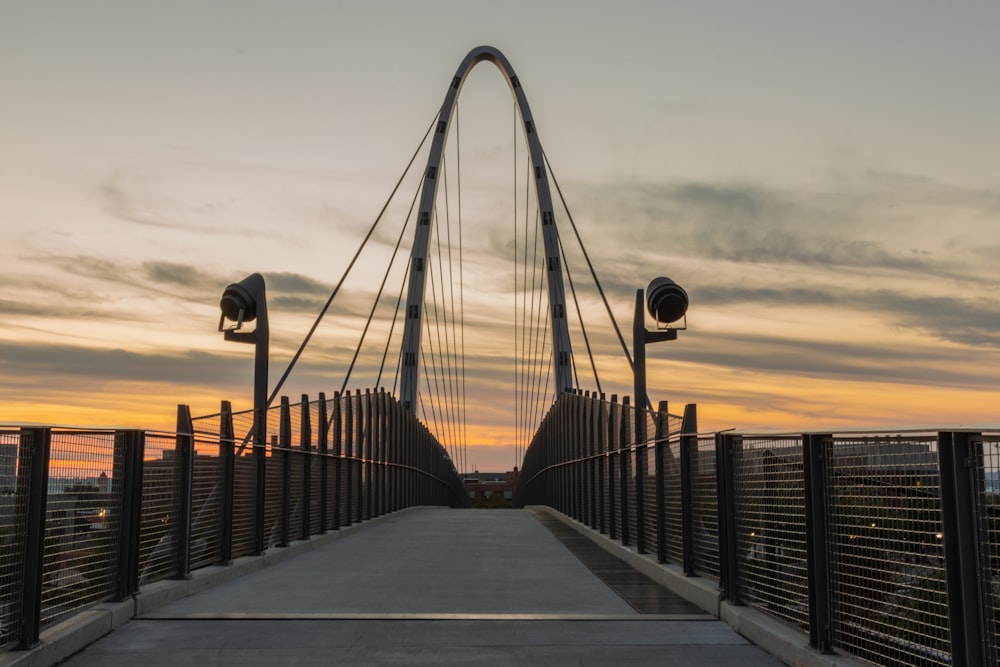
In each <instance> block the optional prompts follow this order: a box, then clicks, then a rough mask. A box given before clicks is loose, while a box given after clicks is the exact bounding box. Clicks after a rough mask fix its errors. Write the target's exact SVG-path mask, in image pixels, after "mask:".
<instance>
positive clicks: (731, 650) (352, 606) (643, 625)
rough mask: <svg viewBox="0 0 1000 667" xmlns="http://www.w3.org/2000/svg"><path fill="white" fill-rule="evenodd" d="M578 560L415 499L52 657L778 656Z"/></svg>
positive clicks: (130, 660)
mask: <svg viewBox="0 0 1000 667" xmlns="http://www.w3.org/2000/svg"><path fill="white" fill-rule="evenodd" d="M585 561H588V558H587V557H584V558H583V560H581V558H578V557H577V555H574V553H573V552H571V551H570V550H569V549H567V547H566V546H564V544H563V542H561V541H560V540H559V539H557V537H556V536H555V535H554V534H553V533H552V532H550V530H549V529H547V528H546V527H545V526H544V525H543V524H542V522H540V521H539V520H538V519H537V518H536V517H535V516H534V515H533V514H532V513H530V512H527V511H515V510H510V511H504V510H494V511H489V510H478V511H477V510H447V509H436V508H421V509H418V510H414V511H409V512H402V513H399V514H395V515H391V516H388V517H385V518H383V519H380V520H378V521H376V522H373V523H372V524H370V525H369V526H367V527H365V529H364V530H360V531H357V532H354V531H351V533H349V534H346V535H344V536H343V537H342V538H341V539H336V540H330V541H329V542H328V543H326V544H324V545H322V546H320V547H319V548H317V549H315V550H313V551H310V552H308V553H304V554H302V555H300V556H297V557H296V558H294V559H291V560H288V561H285V562H283V563H279V564H276V565H273V566H271V567H267V568H264V569H262V570H260V571H258V572H255V573H253V574H250V575H247V576H245V577H241V578H239V579H236V580H234V581H230V582H228V583H225V584H222V585H220V586H217V587H215V588H212V589H209V590H206V591H203V592H200V593H198V594H196V595H192V596H190V597H187V598H184V599H182V600H179V601H177V602H174V603H172V604H169V605H166V606H164V607H161V608H159V609H157V610H155V611H154V612H152V613H149V614H147V615H145V616H143V617H140V618H137V619H135V620H133V621H131V622H129V623H127V624H126V625H124V626H122V627H121V628H119V629H117V630H116V631H114V632H113V633H112V634H111V635H109V636H107V637H105V638H104V639H102V640H100V641H98V642H97V643H95V644H93V645H92V646H90V647H89V648H87V649H86V650H84V651H83V652H82V653H79V654H77V655H76V656H74V657H73V658H71V659H70V660H69V661H68V662H67V663H66V664H68V665H71V666H85V665H106V664H143V665H144V666H152V665H176V664H199V665H206V664H213V665H237V664H238V665H257V664H260V665H264V664H266V665H276V664H296V665H301V664H332V663H338V662H340V663H345V664H347V663H350V664H358V663H367V664H372V663H376V664H378V663H381V664H385V663H389V664H399V663H406V664H443V663H452V664H469V663H488V664H515V663H516V664H525V663H545V664H569V663H573V664H611V663H621V662H628V663H658V664H664V663H669V664H673V665H705V664H712V665H751V666H753V665H768V666H776V665H780V664H781V663H780V662H778V661H777V660H775V659H774V658H772V657H770V656H768V655H767V654H766V653H764V652H763V651H762V650H760V649H758V648H757V647H755V646H753V645H751V644H749V643H748V642H747V641H746V640H745V639H743V638H742V637H740V636H739V635H737V634H736V633H734V632H733V631H732V630H731V629H730V628H729V627H728V626H726V625H725V624H723V623H721V622H719V621H716V620H714V619H712V618H711V617H709V616H706V615H704V614H701V613H699V612H698V610H697V609H694V608H691V607H689V606H687V603H685V602H684V601H682V600H675V601H673V602H671V600H670V595H669V594H663V593H662V592H660V593H658V594H657V596H654V597H655V598H656V599H657V600H658V602H657V604H656V605H655V606H654V607H653V609H654V610H656V611H660V612H662V611H670V612H672V613H668V614H663V613H659V614H648V613H647V614H642V613H640V610H642V609H643V606H642V605H641V604H639V605H636V604H635V600H636V599H640V600H646V601H648V600H649V599H650V596H649V595H648V591H647V592H646V594H643V592H642V591H641V590H639V591H637V588H638V589H641V588H642V586H641V585H637V584H636V583H635V582H634V581H633V582H631V583H630V582H628V581H624V580H623V579H622V575H621V573H615V572H614V571H612V570H609V569H607V568H605V567H603V566H602V567H600V568H596V567H594V561H593V559H592V558H591V559H589V564H590V566H591V567H592V568H594V569H595V570H598V573H599V574H602V576H603V577H604V580H603V581H602V579H601V578H598V576H596V575H595V574H594V573H593V572H592V571H591V570H590V569H588V567H587V566H586V565H584V562H585ZM609 573H610V574H609ZM605 581H608V582H609V583H611V584H612V585H616V588H617V589H618V592H616V590H613V589H612V588H611V587H609V585H608V584H606V583H605ZM648 585H649V586H654V587H655V586H656V585H655V584H653V583H652V582H649V584H648ZM637 593H638V594H637ZM623 595H624V596H625V597H623ZM626 598H627V599H628V600H632V604H630V603H629V601H627V599H626ZM633 605H635V606H633ZM636 607H638V609H637V608H636Z"/></svg>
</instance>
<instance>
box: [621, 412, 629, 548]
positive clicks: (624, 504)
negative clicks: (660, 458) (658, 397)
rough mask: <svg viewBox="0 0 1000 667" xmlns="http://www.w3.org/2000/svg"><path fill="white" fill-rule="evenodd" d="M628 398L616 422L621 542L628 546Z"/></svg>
mask: <svg viewBox="0 0 1000 667" xmlns="http://www.w3.org/2000/svg"><path fill="white" fill-rule="evenodd" d="M628 418H629V397H628V396H622V409H621V418H620V419H619V420H618V506H619V507H620V508H621V526H620V528H621V542H622V546H623V547H627V546H628V545H629V538H630V537H631V536H630V535H629V529H628V471H629V467H630V466H629V463H630V461H629V459H630V458H631V457H632V448H631V447H630V446H629V441H628Z"/></svg>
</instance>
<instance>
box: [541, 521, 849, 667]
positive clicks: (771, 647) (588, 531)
mask: <svg viewBox="0 0 1000 667" xmlns="http://www.w3.org/2000/svg"><path fill="white" fill-rule="evenodd" d="M525 509H531V510H536V511H541V512H545V513H547V514H548V515H549V516H552V517H555V518H556V519H559V520H560V521H561V522H562V523H564V524H565V525H567V526H569V527H570V528H572V529H573V530H575V531H576V532H578V533H579V534H581V535H583V536H584V537H586V538H587V539H589V540H590V541H591V542H593V543H594V544H596V545H597V546H599V547H601V548H602V549H604V550H605V551H607V552H608V553H609V554H611V555H612V556H615V557H616V558H618V559H619V560H621V561H624V562H625V563H626V564H628V565H629V566H630V567H632V568H633V569H635V570H637V571H639V572H641V573H642V574H644V575H646V576H647V577H649V578H650V579H652V580H653V581H655V582H656V583H658V584H660V585H662V586H665V587H666V588H668V589H670V590H671V591H673V592H674V593H676V594H677V595H679V596H680V597H682V598H684V599H685V600H687V601H689V602H691V603H692V604H695V605H697V606H698V607H700V608H701V609H704V610H705V612H706V613H709V614H711V615H712V616H715V617H716V618H718V619H719V620H721V621H723V622H725V623H726V624H727V625H729V626H730V627H731V628H732V629H733V630H735V631H736V632H738V633H739V634H741V635H742V636H744V637H746V638H747V639H748V640H750V641H751V642H753V643H754V644H755V645H756V646H759V647H760V648H762V649H764V650H765V651H767V652H768V653H770V654H771V655H773V656H774V657H776V658H778V659H779V660H781V661H782V662H784V663H786V664H788V665H791V666H792V667H863V665H864V664H866V663H862V662H860V661H858V660H856V659H854V658H851V657H849V656H844V655H838V654H830V655H827V654H823V653H817V652H816V651H814V650H813V649H811V648H810V647H809V640H808V637H806V635H805V633H803V632H801V631H799V630H796V629H795V628H792V627H789V626H787V625H785V624H784V623H782V622H781V621H778V620H776V619H774V618H772V617H771V616H768V615H767V614H765V613H764V612H762V611H759V610H757V609H754V608H752V607H743V606H737V605H733V604H730V603H729V602H725V601H723V600H722V598H721V595H720V593H719V591H718V587H717V585H716V584H715V583H714V582H712V581H710V580H708V579H704V578H702V577H687V576H685V575H684V572H683V571H682V570H681V568H680V567H678V566H677V565H671V564H666V565H661V564H660V563H657V562H656V560H655V556H652V555H649V554H640V553H639V552H638V551H636V550H635V547H625V546H622V544H621V543H620V542H616V541H613V540H611V539H609V538H608V537H607V536H605V535H602V534H601V533H600V532H598V531H596V530H593V529H592V528H590V527H589V526H586V525H584V524H582V523H580V522H579V521H577V520H575V519H571V518H570V517H568V516H566V515H565V514H563V513H561V512H557V511H556V510H554V509H552V508H551V507H548V506H545V505H532V506H529V507H526V508H525Z"/></svg>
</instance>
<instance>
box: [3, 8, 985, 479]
mask: <svg viewBox="0 0 1000 667" xmlns="http://www.w3.org/2000/svg"><path fill="white" fill-rule="evenodd" d="M998 34H1000V5H997V4H996V3H989V2H968V3H938V2H921V1H917V0H880V1H878V2H871V1H865V2H852V1H841V2H836V3H804V2H792V1H777V0H764V1H761V2H753V3H748V2H720V1H709V2H670V3H659V2H620V3H607V2H600V3H598V2H517V1H512V2H505V3H496V2H441V1H435V0H428V1H425V2H420V3H411V2H366V3H361V2H357V3H348V2H343V3H340V2H338V3H330V2H307V1H304V0H293V1H290V2H256V1H241V2H229V1H216V2H212V3H203V2H188V1H179V2H171V3H153V2H134V1H127V2H126V1H121V2H113V1H108V0H92V1H90V2H86V3H66V2H54V1H51V0H40V1H38V0H35V1H32V2H19V1H16V0H4V1H2V2H0V90H2V91H3V92H2V98H3V100H4V101H3V105H2V110H0V248H2V249H3V258H4V261H3V262H0V280H2V284H3V290H2V293H0V317H2V322H3V324H4V326H3V327H2V328H0V394H2V396H0V421H5V422H26V421H27V422H45V423H56V424H80V425H93V424H101V425H122V426H138V427H146V428H164V429H169V428H172V427H173V420H174V417H175V414H176V405H177V404H178V403H184V404H187V405H190V406H191V409H192V412H194V413H195V414H205V413H209V412H214V411H216V410H217V409H218V405H219V401H220V400H223V399H226V400H231V401H232V402H233V404H234V407H235V408H236V409H246V408H249V407H250V406H251V403H252V392H251V384H252V379H253V366H252V349H251V348H249V346H241V345H236V344H233V343H226V342H225V341H223V340H222V336H221V334H219V333H218V331H217V326H218V316H219V310H218V300H219V297H220V295H221V293H222V289H223V288H224V287H225V285H226V284H228V283H230V282H234V281H237V280H239V279H241V278H242V277H243V276H245V275H247V274H249V273H252V272H260V273H262V274H263V275H264V276H265V279H266V280H267V284H268V298H269V301H268V303H269V312H270V319H271V340H272V343H271V347H272V350H271V352H272V355H271V378H272V386H273V382H274V379H275V378H277V377H278V376H279V375H280V373H281V372H282V371H283V370H284V368H285V367H286V366H287V364H288V362H289V360H290V359H291V357H292V354H293V353H294V351H295V348H296V346H297V345H298V343H299V342H300V341H301V340H302V338H303V337H304V335H305V333H306V331H308V329H309V327H310V325H311V323H312V322H313V319H314V318H315V317H316V315H317V314H318V313H319V310H320V308H321V307H322V305H323V303H324V302H325V301H326V298H327V296H328V295H329V294H330V292H331V290H332V289H333V286H334V285H335V284H336V283H337V281H338V280H339V279H340V276H341V275H342V274H343V272H344V270H345V268H346V266H347V264H348V262H349V261H350V258H351V255H352V253H353V252H354V250H355V249H356V248H357V247H358V244H359V243H360V241H361V239H362V238H363V236H364V234H365V233H366V231H367V230H368V228H369V226H370V225H371V224H372V223H373V221H374V220H375V218H376V216H377V215H378V213H379V210H380V209H381V207H382V205H383V204H384V203H385V201H386V199H387V197H388V196H389V193H390V191H391V190H392V188H393V186H394V185H395V183H396V181H397V179H398V178H399V176H400V174H401V173H402V172H403V168H404V167H405V165H406V162H407V160H409V158H410V156H411V155H412V154H413V151H414V149H415V148H416V146H417V144H418V143H419V142H420V139H421V137H422V136H423V135H424V132H425V131H426V129H427V127H428V125H429V123H430V122H431V120H432V119H433V118H434V117H435V115H436V113H437V111H438V109H439V107H440V105H441V101H442V99H443V97H444V94H445V92H446V91H447V87H448V85H449V84H450V82H451V78H452V76H453V75H454V72H455V69H456V68H457V66H458V64H459V63H460V62H461V60H462V58H463V57H464V55H465V54H466V53H467V52H468V51H469V50H470V49H472V48H473V47H476V46H478V45H481V44H489V45H492V46H495V47H497V48H498V49H500V50H501V51H502V52H503V53H504V54H505V55H506V56H507V58H508V59H509V60H510V62H511V64H512V66H513V67H514V69H515V70H516V72H517V74H518V76H519V79H520V81H521V83H522V85H523V87H524V91H525V94H526V95H527V99H528V101H529V103H530V105H531V109H532V112H533V115H534V121H535V125H536V127H537V130H538V136H539V138H540V140H541V142H542V145H543V147H544V149H545V152H546V155H547V156H548V159H549V161H550V164H551V166H552V171H553V173H554V174H555V176H556V177H557V178H558V180H559V184H560V186H561V188H562V191H563V194H564V195H565V197H566V200H567V204H568V206H569V209H570V211H571V212H572V215H573V219H574V220H575V222H576V224H577V227H578V229H579V231H580V235H581V237H582V238H583V240H584V243H585V245H586V247H587V249H588V252H589V254H590V255H591V257H592V259H593V261H594V265H595V270H596V272H597V274H598V276H599V277H600V278H601V280H602V283H603V285H604V288H605V290H606V291H607V293H608V296H609V300H610V302H611V304H612V307H613V310H614V312H615V314H616V317H617V318H618V321H619V322H620V324H621V326H622V328H623V330H625V332H626V333H628V332H629V331H630V325H631V317H632V308H633V299H634V294H635V290H636V289H638V288H642V287H644V286H645V285H646V284H647V283H648V282H649V281H650V280H651V279H652V278H654V277H656V276H658V275H668V276H670V277H671V278H673V279H674V280H676V281H677V282H678V283H680V284H682V285H683V286H684V287H685V288H686V290H687V291H688V293H689V295H690V299H691V306H690V310H689V312H688V318H687V329H686V330H685V331H683V332H681V334H680V336H679V339H678V340H677V341H676V342H671V343H667V344H658V345H656V346H653V347H650V349H649V351H648V356H649V361H648V368H649V370H648V374H649V393H650V395H651V398H652V399H653V400H654V401H658V400H668V401H670V403H671V405H672V406H674V409H672V411H673V412H679V411H680V406H681V405H682V404H684V403H697V404H698V410H699V426H700V428H701V429H702V430H703V431H712V430H722V429H728V428H735V429H737V430H742V431H758V430H767V431H772V430H778V431H804V430H811V431H815V430H822V429H831V430H837V429H842V430H843V429H854V428H869V427H872V428H882V429H903V428H920V427H935V428H936V427H951V426H959V425H963V426H975V425H990V424H993V425H995V424H997V423H998V422H1000V419H998V417H997V402H998V401H997V399H998V398H1000V392H998V387H997V385H998V380H997V378H998V377H1000V300H998V298H997V286H998V284H1000V265H998V264H997V262H996V261H995V257H996V256H997V255H998V253H1000V130H998V128H1000V87H998V86H997V85H996V82H997V81H1000V40H997V39H996V36H997V35H998ZM515 118H516V116H515V111H514V107H513V104H512V102H511V97H510V92H509V89H508V88H507V86H506V85H505V83H504V80H503V78H502V77H501V76H500V75H499V74H498V72H497V71H496V70H495V68H493V67H492V66H490V65H488V64H481V65H479V66H478V67H477V68H476V69H475V70H474V71H473V73H472V74H471V75H470V77H469V78H468V80H467V82H466V84H465V85H464V87H463V90H462V94H461V97H460V123H461V125H460V127H461V139H460V141H459V140H456V139H454V137H453V136H452V137H449V147H450V150H453V151H455V152H454V157H455V158H459V155H460V160H461V178H462V193H463V194H462V196H463V202H462V207H461V210H462V217H463V222H462V224H463V230H464V232H463V233H464V237H465V238H464V243H465V244H466V245H465V248H464V252H465V263H464V266H465V267H466V273H465V275H464V283H465V285H466V287H465V292H464V297H463V298H464V299H465V302H466V305H465V308H466V314H467V317H468V319H469V321H470V323H469V328H468V330H467V332H466V336H468V341H469V348H470V350H471V354H470V355H469V358H468V362H467V363H468V368H467V371H468V377H469V405H468V414H469V427H468V428H469V431H468V433H469V441H468V443H467V445H468V455H467V463H468V464H469V465H472V464H475V465H476V466H477V467H478V468H480V469H500V468H504V467H510V466H511V465H513V464H514V463H515V462H516V452H517V448H516V447H515V446H514V445H513V440H514V439H515V437H516V434H515V432H514V428H513V427H512V424H513V422H514V421H515V417H514V416H513V412H514V410H515V408H514V403H512V401H513V399H512V398H511V395H512V393H513V388H512V386H513V382H514V370H513V369H512V368H513V367H512V362H511V361H510V356H511V347H512V346H514V344H515V343H514V341H516V336H517V333H516V332H514V331H513V330H512V329H511V328H510V324H509V322H510V321H511V320H512V318H513V310H514V305H513V304H514V303H516V299H517V297H516V296H515V295H514V293H513V286H512V281H513V276H514V275H516V272H517V269H516V268H515V267H516V265H515V264H514V260H513V255H514V254H515V249H516V248H517V247H519V246H518V245H517V244H518V241H516V240H515V239H514V238H513V237H514V229H516V228H517V225H518V224H519V223H518V222H517V220H518V219H519V218H518V215H521V216H522V217H523V216H524V215H529V217H530V213H528V214H524V213H521V211H522V210H523V209H524V208H525V192H526V191H525V189H524V188H523V186H520V185H516V184H517V183H520V182H521V178H522V176H521V174H522V173H523V171H524V150H523V147H521V148H518V147H517V146H518V144H517V142H518V140H517V139H516V136H517V135H516V133H515V132H514V131H513V128H514V119H515ZM453 131H454V130H453ZM459 151H460V153H459ZM424 159H426V158H424ZM519 161H520V162H519ZM418 162H419V161H418ZM453 164H454V165H457V162H456V161H455V160H454V159H453V160H452V162H449V165H453ZM519 165H520V166H519ZM419 169H420V167H419V165H418V166H417V167H416V170H417V171H419ZM452 171H454V172H455V173H457V172H458V170H457V169H455V168H453V169H452ZM412 182H415V181H412ZM410 183H411V181H405V182H404V184H403V186H402V187H401V188H400V194H399V196H398V197H397V198H394V200H393V205H392V206H391V207H390V209H389V210H388V211H387V216H386V220H385V223H384V227H379V228H378V230H377V232H376V234H375V236H374V237H373V238H374V240H373V245H372V247H371V250H370V252H368V251H366V252H368V254H366V255H363V256H362V257H361V259H360V260H359V263H358V268H357V271H356V272H354V273H352V276H351V278H350V279H349V280H348V282H346V283H345V289H344V293H343V297H341V296H338V300H337V301H336V302H335V305H334V307H333V308H332V310H331V313H330V314H329V315H328V316H327V318H326V319H324V321H323V322H322V323H321V326H320V327H319V329H318V330H317V334H316V336H315V338H314V339H313V342H312V343H311V344H310V347H309V348H307V351H306V353H305V354H304V355H303V358H302V359H303V360H302V362H301V363H300V364H299V366H297V367H296V369H295V370H294V371H293V373H292V374H291V375H290V376H289V380H288V383H287V385H286V387H285V390H283V392H282V393H287V395H289V396H290V397H292V399H293V400H297V399H298V397H299V396H300V395H301V394H302V393H308V394H310V395H311V396H315V395H316V393H317V392H319V391H325V392H327V393H328V394H332V392H333V391H335V390H337V389H339V388H340V383H341V381H342V379H343V376H344V369H345V368H346V364H347V361H348V360H349V358H350V354H351V352H352V350H353V345H354V343H355V342H356V341H357V339H358V327H359V325H360V323H361V318H363V316H364V315H365V314H366V312H367V309H368V308H369V307H370V306H369V304H370V303H371V301H372V298H373V296H374V288H373V286H374V285H376V284H377V283H378V281H379V280H381V277H382V272H383V271H384V269H385V265H386V258H387V257H388V254H389V252H391V248H392V244H393V243H394V242H395V239H396V236H397V234H398V233H399V229H400V226H401V225H402V223H403V220H404V219H405V213H406V208H407V206H408V205H409V201H410V198H411V197H412V193H413V192H414V187H415V186H413V185H411V184H410ZM518 188H521V189H520V190H518ZM455 195H456V193H455V192H452V193H451V195H450V196H452V197H454V196H455ZM529 199H530V197H529ZM449 206H450V207H451V208H452V210H453V211H454V210H456V209H455V205H454V204H449ZM439 207H440V204H439ZM557 224H559V225H560V233H561V235H562V238H563V239H564V241H569V240H570V239H571V238H572V236H571V232H570V230H569V229H568V228H567V227H566V217H565V216H564V215H561V213H560V212H559V211H558V210H557ZM439 228H440V225H439ZM520 242H522V243H523V238H522V239H521V241H520ZM570 245H571V244H570V243H567V246H570ZM405 252H406V250H405V248H404V250H403V253H404V255H405ZM568 252H569V253H570V255H569V256H568V259H570V258H573V259H572V261H573V263H574V271H575V272H576V275H575V276H574V280H576V281H578V282H579V283H580V284H582V283H584V282H586V281H585V278H586V271H585V269H584V268H583V264H582V259H580V256H579V255H573V254H572V253H573V252H576V251H572V250H568ZM393 275H394V276H395V275H399V276H401V275H402V274H393ZM397 283H398V280H397V278H395V277H392V278H391V279H390V282H389V284H390V287H389V288H387V290H388V291H387V295H384V297H383V300H386V301H394V299H395V294H396V292H397V290H398V287H397V286H395V285H396V284H397ZM581 298H582V305H581V308H582V311H583V312H584V314H585V318H584V319H585V321H586V322H587V326H588V333H589V334H590V335H591V336H592V338H593V341H592V342H593V344H594V348H595V352H596V362H595V363H596V364H597V365H598V368H599V371H600V374H601V378H602V388H603V389H604V390H605V391H607V392H608V393H609V394H610V393H612V392H617V393H619V394H630V393H631V390H630V387H631V380H630V376H629V373H628V368H627V366H623V363H622V360H621V356H622V355H621V352H620V349H619V348H618V347H617V343H616V341H615V338H614V336H613V334H612V333H611V329H610V327H609V326H608V323H607V319H606V318H605V319H602V317H603V315H602V312H603V309H602V307H601V306H600V305H599V304H598V303H597V301H596V299H595V298H594V296H593V294H592V293H590V295H589V296H588V295H583V296H582V297H581ZM376 330H378V327H377V326H376ZM382 335H383V341H384V334H382ZM376 338H377V336H376ZM574 350H576V354H577V360H578V363H579V364H582V365H588V364H586V362H585V361H584V357H583V356H582V351H581V346H580V345H579V342H574ZM367 372H368V371H361V370H359V371H358V373H357V375H356V376H355V377H356V378H357V381H358V382H359V383H361V384H358V385H356V386H360V387H363V386H369V385H366V384H364V383H365V382H373V381H374V374H373V373H369V375H365V373H367ZM581 381H582V384H583V386H584V387H585V388H588V389H594V388H595V387H594V385H593V383H590V382H589V381H588V380H587V377H586V376H585V377H583V378H582V380H581ZM381 384H383V385H390V386H391V382H386V381H385V380H382V381H381ZM352 386H355V385H354V383H353V382H352Z"/></svg>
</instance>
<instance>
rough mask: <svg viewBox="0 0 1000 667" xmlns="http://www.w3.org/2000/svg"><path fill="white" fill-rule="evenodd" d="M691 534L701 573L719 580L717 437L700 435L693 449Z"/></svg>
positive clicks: (698, 571)
mask: <svg viewBox="0 0 1000 667" xmlns="http://www.w3.org/2000/svg"><path fill="white" fill-rule="evenodd" d="M691 458H692V466H691V467H692V469H691V515H692V517H691V518H692V524H693V525H692V530H691V538H692V540H693V542H694V544H693V552H694V568H695V571H696V572H697V573H698V574H701V575H704V576H706V577H710V578H712V579H714V580H715V581H718V580H719V485H718V478H717V475H716V469H715V438H714V437H700V438H698V439H697V444H696V450H695V451H694V452H692V457H691Z"/></svg>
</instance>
